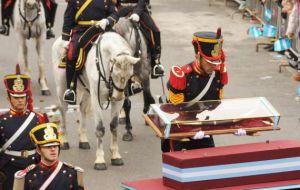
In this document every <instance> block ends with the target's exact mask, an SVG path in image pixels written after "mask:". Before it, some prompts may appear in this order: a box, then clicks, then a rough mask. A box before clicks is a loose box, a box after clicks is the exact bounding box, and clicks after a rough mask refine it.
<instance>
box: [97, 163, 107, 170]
mask: <svg viewBox="0 0 300 190" xmlns="http://www.w3.org/2000/svg"><path fill="white" fill-rule="evenodd" d="M94 169H95V170H106V169H107V168H106V164H105V163H100V164H95V165H94Z"/></svg>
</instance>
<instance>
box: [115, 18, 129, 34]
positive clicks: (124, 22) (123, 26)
mask: <svg viewBox="0 0 300 190" xmlns="http://www.w3.org/2000/svg"><path fill="white" fill-rule="evenodd" d="M130 28H131V22H130V21H129V20H128V19H127V18H124V17H122V18H120V19H119V21H118V22H117V23H116V24H115V25H114V30H115V31H116V32H117V33H119V34H120V35H121V36H124V35H125V34H126V33H127V32H128V30H129V29H130Z"/></svg>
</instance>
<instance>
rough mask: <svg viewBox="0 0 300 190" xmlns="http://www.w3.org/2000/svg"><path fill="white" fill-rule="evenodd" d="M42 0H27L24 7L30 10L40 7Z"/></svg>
mask: <svg viewBox="0 0 300 190" xmlns="http://www.w3.org/2000/svg"><path fill="white" fill-rule="evenodd" d="M39 6H40V0H25V1H24V7H25V9H28V10H33V9H39Z"/></svg>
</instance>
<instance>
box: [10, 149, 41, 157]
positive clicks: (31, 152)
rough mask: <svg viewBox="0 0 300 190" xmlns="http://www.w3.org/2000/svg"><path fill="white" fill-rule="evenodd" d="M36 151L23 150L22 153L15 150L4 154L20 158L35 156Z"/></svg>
mask: <svg viewBox="0 0 300 190" xmlns="http://www.w3.org/2000/svg"><path fill="white" fill-rule="evenodd" d="M35 153H36V150H22V151H15V150H5V151H4V154H7V155H11V156H19V157H28V156H31V155H34V154H35Z"/></svg>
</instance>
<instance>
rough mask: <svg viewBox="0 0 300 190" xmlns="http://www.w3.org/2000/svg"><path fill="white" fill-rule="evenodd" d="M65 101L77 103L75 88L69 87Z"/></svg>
mask: <svg viewBox="0 0 300 190" xmlns="http://www.w3.org/2000/svg"><path fill="white" fill-rule="evenodd" d="M63 101H64V102H67V103H69V104H72V105H75V104H76V94H75V91H74V90H71V89H67V90H66V91H65V93H64V96H63Z"/></svg>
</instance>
